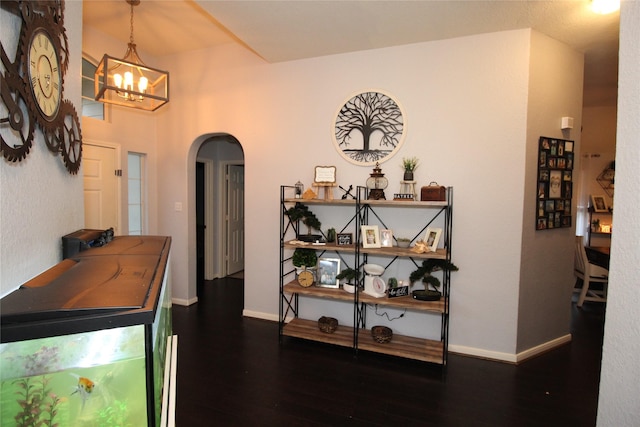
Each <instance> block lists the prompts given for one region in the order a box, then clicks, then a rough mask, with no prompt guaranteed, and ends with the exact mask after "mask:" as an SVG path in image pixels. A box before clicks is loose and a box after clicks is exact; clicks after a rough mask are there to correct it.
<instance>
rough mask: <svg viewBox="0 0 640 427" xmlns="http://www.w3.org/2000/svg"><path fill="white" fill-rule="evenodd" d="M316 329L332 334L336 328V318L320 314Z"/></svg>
mask: <svg viewBox="0 0 640 427" xmlns="http://www.w3.org/2000/svg"><path fill="white" fill-rule="evenodd" d="M318 329H320V330H321V331H322V332H324V333H325V334H332V333H334V332H335V330H336V329H338V319H334V318H333V317H326V316H322V317H321V318H319V319H318Z"/></svg>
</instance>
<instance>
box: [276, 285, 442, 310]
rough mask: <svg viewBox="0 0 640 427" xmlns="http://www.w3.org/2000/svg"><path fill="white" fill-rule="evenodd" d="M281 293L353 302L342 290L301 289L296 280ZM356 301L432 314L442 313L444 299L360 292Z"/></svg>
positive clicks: (313, 287)
mask: <svg viewBox="0 0 640 427" xmlns="http://www.w3.org/2000/svg"><path fill="white" fill-rule="evenodd" d="M283 292H284V293H287V294H298V295H304V296H309V297H315V298H325V299H333V300H340V301H348V302H353V300H354V298H355V297H354V295H353V294H350V293H348V292H346V291H344V290H343V289H338V288H335V289H334V288H321V287H317V286H309V287H308V288H305V287H302V286H300V285H299V284H298V281H297V280H293V281H291V282H289V283H287V284H286V285H284V287H283ZM358 300H359V302H361V303H365V304H378V305H382V306H385V307H395V308H406V309H407V310H415V311H430V312H434V313H444V310H445V299H444V298H441V299H440V301H420V300H416V299H413V297H411V295H408V296H406V297H398V298H375V297H372V296H370V295H367V294H365V293H363V292H360V294H359V295H358Z"/></svg>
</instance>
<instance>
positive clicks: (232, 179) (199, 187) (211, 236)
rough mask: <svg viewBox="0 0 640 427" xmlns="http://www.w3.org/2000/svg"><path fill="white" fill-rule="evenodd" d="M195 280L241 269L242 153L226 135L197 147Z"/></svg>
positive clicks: (215, 136)
mask: <svg viewBox="0 0 640 427" xmlns="http://www.w3.org/2000/svg"><path fill="white" fill-rule="evenodd" d="M195 183H196V186H195V192H196V194H195V200H196V203H195V208H196V209H195V223H196V259H197V261H196V279H197V285H198V294H199V293H200V288H201V286H202V285H203V283H204V281H205V280H213V279H216V278H220V277H226V276H228V275H231V274H238V273H241V272H242V271H243V270H244V152H243V150H242V146H241V145H240V142H239V141H238V140H237V139H236V138H234V137H233V136H231V135H229V134H215V135H212V136H211V137H209V138H207V139H205V140H204V141H203V142H202V144H201V145H200V147H199V149H198V153H197V156H196V164H195Z"/></svg>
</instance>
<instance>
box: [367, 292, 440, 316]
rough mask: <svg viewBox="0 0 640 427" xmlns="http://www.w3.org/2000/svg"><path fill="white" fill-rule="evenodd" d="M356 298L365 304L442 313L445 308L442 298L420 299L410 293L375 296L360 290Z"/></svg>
mask: <svg viewBox="0 0 640 427" xmlns="http://www.w3.org/2000/svg"><path fill="white" fill-rule="evenodd" d="M358 300H359V302H361V303H366V304H378V305H383V306H385V307H395V308H406V309H407V310H415V311H432V312H436V313H444V308H445V299H444V298H440V301H420V300H416V299H413V297H412V296H411V295H407V296H406V297H398V298H376V297H372V296H370V295H367V294H365V293H363V292H360V294H359V295H358Z"/></svg>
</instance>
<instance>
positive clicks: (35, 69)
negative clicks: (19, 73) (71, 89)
mask: <svg viewBox="0 0 640 427" xmlns="http://www.w3.org/2000/svg"><path fill="white" fill-rule="evenodd" d="M28 61H29V62H28V65H29V67H28V77H29V85H30V86H31V90H32V91H33V97H34V100H35V101H36V105H37V106H38V110H39V111H40V113H41V114H42V116H43V117H44V119H45V120H47V121H51V120H53V119H54V118H55V117H56V116H57V114H58V108H59V107H60V100H61V95H62V82H61V80H62V79H61V73H60V63H59V61H58V53H57V52H56V49H55V47H54V44H53V41H52V39H51V37H50V36H49V34H48V33H47V32H46V31H44V30H43V29H38V30H36V31H35V32H34V33H33V37H32V38H31V41H30V43H29V58H28Z"/></svg>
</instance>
